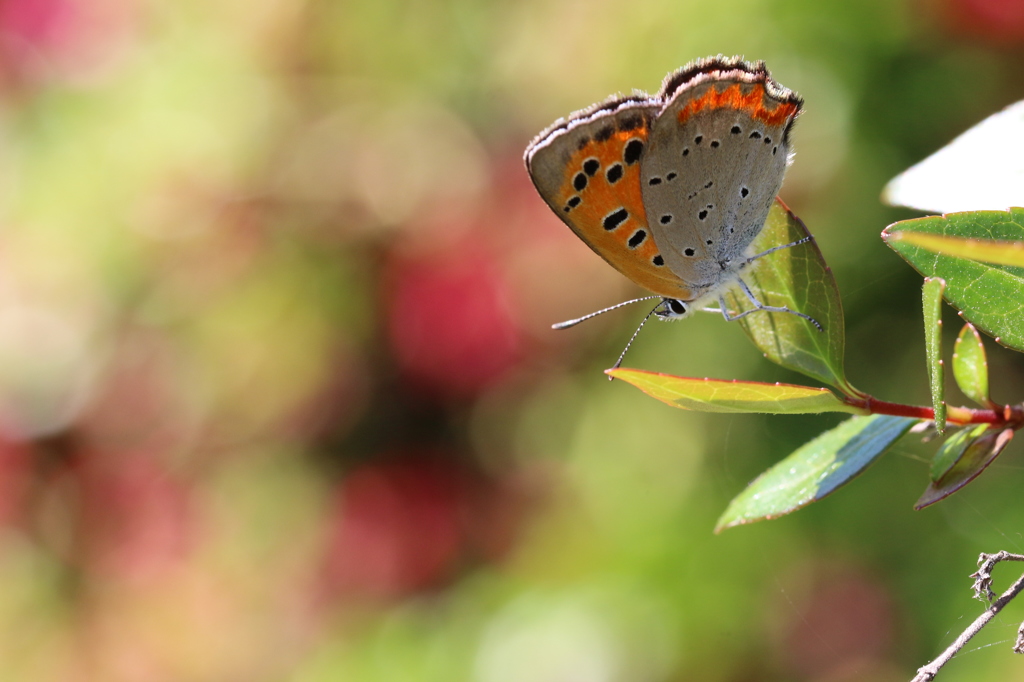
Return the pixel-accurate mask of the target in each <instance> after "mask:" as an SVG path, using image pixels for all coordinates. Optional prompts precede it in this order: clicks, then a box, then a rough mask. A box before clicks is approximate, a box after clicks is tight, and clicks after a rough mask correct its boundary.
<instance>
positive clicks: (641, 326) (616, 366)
mask: <svg viewBox="0 0 1024 682" xmlns="http://www.w3.org/2000/svg"><path fill="white" fill-rule="evenodd" d="M660 305H661V304H660V303H659V304H658V305H656V306H654V307H653V308H651V312H649V313H647V315H646V316H645V317H644V319H643V320H641V321H640V326H638V327H637V328H636V331H635V332H633V336H631V337H629V341H628V342H627V343H626V347H625V348H623V349H622V353H621V354H620V355H619V359H618V360H616V361H615V364H614V365H612V369H618V368H619V365H621V364H622V360H623V358H625V357H626V351H628V350H629V347H630V346H632V345H633V340H634V339H636V335H637V334H639V333H640V330H641V329H643V328H644V325H645V324H647V320H649V319H651V315H653V314H654V311H655V310H657V309H658V307H659V306H660ZM614 378H615V377H608V381H611V380H612V379H614Z"/></svg>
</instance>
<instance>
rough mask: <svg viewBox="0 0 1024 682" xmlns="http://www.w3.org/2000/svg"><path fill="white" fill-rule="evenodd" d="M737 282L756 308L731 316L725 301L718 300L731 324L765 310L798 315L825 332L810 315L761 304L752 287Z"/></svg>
mask: <svg viewBox="0 0 1024 682" xmlns="http://www.w3.org/2000/svg"><path fill="white" fill-rule="evenodd" d="M736 281H737V282H739V284H740V288H741V289H743V293H744V294H746V295H747V298H749V299H750V302H751V303H753V304H754V307H753V308H752V309H750V310H744V311H743V312H742V313H739V314H737V315H730V314H729V311H728V310H726V308H725V301H724V300H722V299H721V298H719V299H718V300H719V304H720V305H721V306H722V315H723V316H724V317H725V319H726V320H728V321H729V322H734V321H736V320H738V319H740V318H742V317H746V316H747V315H749V314H750V313H754V312H757V311H758V310H764V311H766V312H770V313H790V314H792V315H796V316H797V317H802V318H804V319H805V320H807V321H808V322H810V323H811V324H813V325H814V326H815V327H817V328H818V331H819V332H820V331H824V330H823V329H822V326H821V324H820V323H819V322H818V321H817V320H816V319H814V318H813V317H811V316H810V315H805V314H804V313H798V312H797V311H795V310H790V309H789V308H787V307H785V306H774V305H765V304H764V303H761V302H760V301H759V300H757V297H755V296H754V292H752V291H751V290H750V287H748V286H747V283H746V282H744V281H743V280H742V279H738V278H737V280H736Z"/></svg>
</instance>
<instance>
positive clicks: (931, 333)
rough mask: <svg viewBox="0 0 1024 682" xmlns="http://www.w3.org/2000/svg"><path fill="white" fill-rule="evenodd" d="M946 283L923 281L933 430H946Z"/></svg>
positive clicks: (928, 279) (940, 280)
mask: <svg viewBox="0 0 1024 682" xmlns="http://www.w3.org/2000/svg"><path fill="white" fill-rule="evenodd" d="M945 288H946V282H945V281H943V280H942V279H941V278H939V277H927V278H925V280H924V290H923V293H922V299H923V301H924V345H925V356H926V357H927V359H928V385H929V386H930V387H931V389H932V407H933V408H934V409H935V428H936V429H937V430H938V432H939V433H942V432H943V431H945V430H946V401H945V399H944V397H945V389H944V388H943V386H944V383H943V382H944V381H945V373H944V372H943V371H942V369H943V368H942V292H943V290H944V289H945Z"/></svg>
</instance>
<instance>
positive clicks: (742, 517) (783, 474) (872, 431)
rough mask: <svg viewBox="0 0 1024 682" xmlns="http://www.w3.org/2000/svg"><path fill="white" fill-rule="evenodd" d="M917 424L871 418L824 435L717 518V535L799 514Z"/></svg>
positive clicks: (850, 422) (760, 479) (901, 419)
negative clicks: (748, 524) (728, 530)
mask: <svg viewBox="0 0 1024 682" xmlns="http://www.w3.org/2000/svg"><path fill="white" fill-rule="evenodd" d="M918 421H919V420H917V419H909V418H907V417H891V416H888V415H882V414H873V415H870V416H866V417H853V418H852V419H848V420H846V421H845V422H843V423H842V424H840V425H839V426H837V427H835V428H834V429H831V430H829V431H826V432H825V433H823V434H821V435H820V436H818V437H817V438H815V439H814V440H812V441H811V442H809V443H806V444H805V445H803V446H802V447H800V449H798V450H797V451H796V452H794V453H793V454H791V455H790V456H789V457H786V458H785V459H784V460H782V461H781V462H779V463H778V464H776V465H775V466H773V467H772V468H770V469H768V471H766V472H764V473H763V474H761V475H760V476H758V477H757V478H756V479H755V480H754V482H753V483H751V484H750V485H749V486H747V489H746V490H744V491H743V492H742V493H740V494H739V495H738V496H737V497H736V498H735V499H734V500H733V501H732V502H731V503H729V507H728V509H726V510H725V513H724V514H722V516H721V518H719V519H718V524H717V525H716V527H715V532H719V531H722V530H724V529H726V528H731V527H732V526H738V525H742V524H745V523H752V522H754V521H761V520H762V519H773V518H776V517H778V516H782V515H783V514H788V513H790V512H792V511H796V510H797V509H799V508H800V507H803V506H804V505H807V504H810V503H811V502H815V501H817V500H820V499H821V498H823V497H825V496H826V495H828V494H829V493H831V492H832V491H834V490H835V489H836V488H838V487H839V486H841V485H843V484H844V483H846V482H847V481H849V480H850V479H851V478H853V477H854V476H856V475H857V474H859V473H860V472H861V471H863V470H864V468H865V467H867V466H868V465H869V464H871V462H873V461H874V460H875V459H877V458H878V456H879V455H881V454H882V453H884V452H885V451H886V450H888V449H889V448H890V447H892V445H893V443H895V442H896V441H897V440H899V439H900V437H901V436H903V434H905V433H906V432H907V431H908V430H909V429H910V427H911V426H913V425H914V424H915V423H917V422H918Z"/></svg>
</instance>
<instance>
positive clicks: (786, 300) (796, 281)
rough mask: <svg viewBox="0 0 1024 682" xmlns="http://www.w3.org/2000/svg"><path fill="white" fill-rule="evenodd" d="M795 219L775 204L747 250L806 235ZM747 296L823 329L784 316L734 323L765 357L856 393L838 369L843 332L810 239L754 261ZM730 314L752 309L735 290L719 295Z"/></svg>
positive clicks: (828, 278)
mask: <svg viewBox="0 0 1024 682" xmlns="http://www.w3.org/2000/svg"><path fill="white" fill-rule="evenodd" d="M809 234H810V233H809V232H808V231H807V228H806V227H805V226H804V224H803V223H802V222H801V221H800V219H799V218H797V217H796V216H794V215H793V214H792V213H791V212H790V211H789V209H788V208H786V205H785V204H783V203H782V202H781V201H779V200H776V202H775V204H774V205H773V206H772V209H771V212H770V213H769V214H768V220H767V221H766V222H765V226H764V229H763V230H762V231H761V234H760V235H759V236H758V238H757V239H755V240H754V243H753V245H752V246H751V251H752V252H753V253H762V252H764V251H766V250H768V249H770V248H772V247H775V246H780V245H782V244H789V243H791V242H795V241H797V240H799V239H803V238H804V237H807V236H809ZM742 277H743V280H744V281H745V282H746V283H747V284H748V285H749V286H750V290H751V292H752V293H753V294H754V296H756V297H757V299H758V300H759V301H760V302H761V303H762V304H764V305H769V306H778V307H787V308H789V309H790V310H795V311H798V312H801V313H804V314H806V315H810V316H811V317H813V318H814V319H816V320H817V321H818V322H819V323H820V324H821V326H822V327H823V328H824V331H818V329H817V328H816V327H815V326H814V325H813V324H811V323H810V322H808V321H807V320H805V319H803V318H802V317H799V316H797V315H792V314H789V313H769V312H756V313H752V314H750V315H748V316H746V317H744V318H743V319H742V320H740V321H739V324H740V325H741V326H742V327H743V331H745V332H746V333H747V336H749V337H750V339H751V340H752V341H753V342H754V345H756V346H757V347H758V348H759V349H761V352H763V353H764V354H765V357H766V358H768V359H769V360H771V361H772V362H774V363H777V364H779V365H782V366H783V367H787V368H789V369H792V370H795V371H797V372H800V373H802V374H805V375H807V376H809V377H812V378H813V379H817V380H818V381H821V382H823V383H826V384H831V385H832V386H835V387H836V388H838V389H839V390H840V391H842V392H843V393H846V394H847V395H854V396H855V395H859V394H858V392H857V390H856V389H855V388H853V387H852V386H851V385H850V384H849V382H847V380H846V375H845V373H844V371H845V370H844V368H843V353H844V352H845V348H844V344H845V333H846V332H845V328H844V322H843V306H842V303H841V301H840V300H839V289H838V288H837V287H836V282H835V278H834V277H833V276H832V271H831V270H830V269H829V267H828V265H826V264H825V259H824V258H823V257H822V255H821V251H820V250H819V249H818V245H817V244H816V243H815V242H814V241H813V240H812V241H810V242H808V243H806V244H801V245H799V246H794V247H791V248H788V249H781V250H779V251H776V252H775V253H773V254H771V255H769V256H765V257H764V258H760V259H758V260H757V261H754V263H752V264H751V265H750V266H749V267H748V268H747V270H745V271H743V273H742ZM724 298H725V301H726V305H727V306H728V307H729V309H730V310H732V311H734V312H743V311H746V310H750V309H752V308H754V305H753V304H752V303H751V302H750V300H749V299H748V298H747V297H746V296H745V295H744V294H743V292H742V291H740V290H738V289H736V288H734V289H731V290H730V291H729V292H727V293H726V295H725V296H724Z"/></svg>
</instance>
